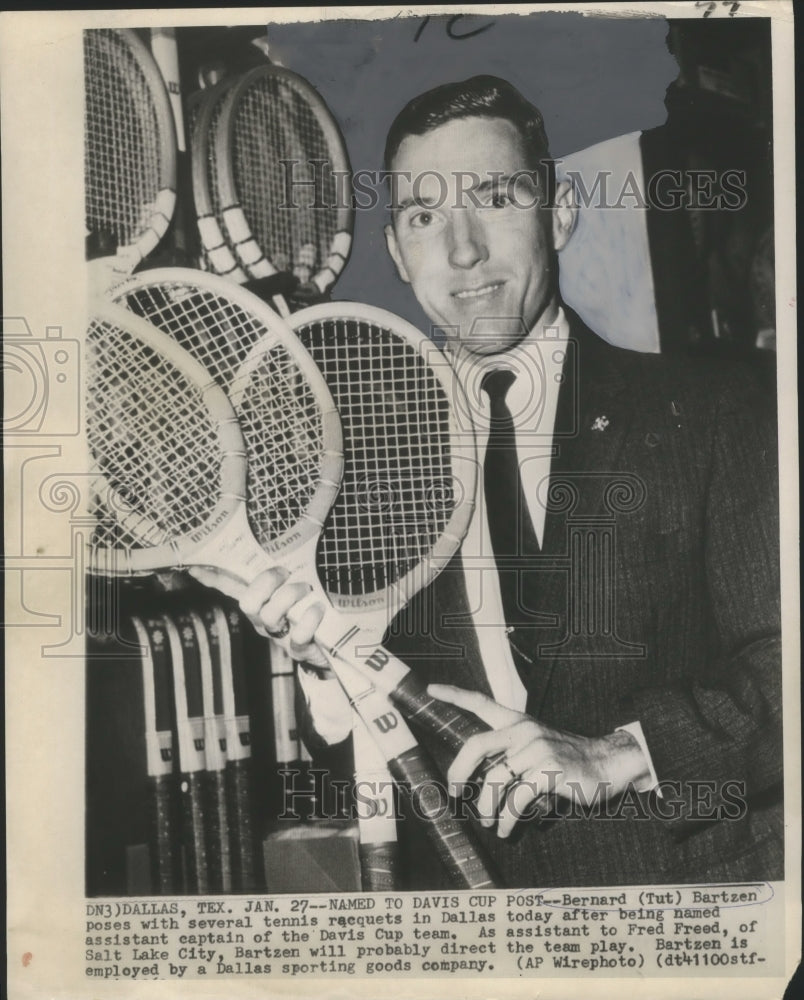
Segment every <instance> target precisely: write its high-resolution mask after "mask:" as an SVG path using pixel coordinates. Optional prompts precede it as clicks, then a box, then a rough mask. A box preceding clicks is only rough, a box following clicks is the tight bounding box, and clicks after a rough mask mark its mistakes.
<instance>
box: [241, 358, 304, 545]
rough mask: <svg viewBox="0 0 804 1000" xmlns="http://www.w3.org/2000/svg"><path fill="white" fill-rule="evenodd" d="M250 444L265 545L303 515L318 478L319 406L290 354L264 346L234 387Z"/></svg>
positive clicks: (250, 483) (255, 510) (258, 530)
mask: <svg viewBox="0 0 804 1000" xmlns="http://www.w3.org/2000/svg"><path fill="white" fill-rule="evenodd" d="M230 395H231V397H232V399H233V401H234V402H235V407H236V410H237V416H238V419H239V420H240V426H241V427H242V429H243V436H244V437H245V439H246V444H247V446H248V453H249V462H248V478H247V487H248V513H249V521H250V523H251V527H252V530H253V531H254V534H255V536H256V537H257V539H258V541H259V542H260V544H261V545H266V544H270V543H271V542H272V541H273V540H274V539H275V538H276V537H278V536H279V535H284V534H285V533H286V532H288V531H289V530H290V529H292V528H293V526H294V525H295V524H296V523H297V522H298V521H299V520H300V518H301V517H302V516H303V515H304V513H305V511H306V510H307V508H308V507H309V505H310V501H311V500H312V497H313V495H314V493H315V491H316V489H317V487H318V483H319V481H320V469H321V453H322V450H323V426H322V420H321V409H320V406H319V404H318V400H317V399H316V397H315V395H314V394H313V392H312V391H311V390H310V388H309V386H308V384H307V382H306V380H305V379H304V378H302V377H301V375H300V373H299V369H298V367H297V366H296V363H295V362H294V360H293V359H292V358H291V356H290V355H289V354H288V353H287V351H285V349H284V348H282V347H276V348H275V349H273V350H270V351H265V352H263V354H262V355H261V357H260V359H259V363H258V364H256V365H255V366H254V367H252V368H251V369H250V371H249V375H248V378H247V380H246V381H245V382H244V384H240V382H239V379H238V380H236V381H235V383H234V384H233V385H232V386H231V388H230Z"/></svg>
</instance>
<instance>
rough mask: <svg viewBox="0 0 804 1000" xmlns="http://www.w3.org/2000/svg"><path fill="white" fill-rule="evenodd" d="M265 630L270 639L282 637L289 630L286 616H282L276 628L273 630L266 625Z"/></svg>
mask: <svg viewBox="0 0 804 1000" xmlns="http://www.w3.org/2000/svg"><path fill="white" fill-rule="evenodd" d="M265 631H266V632H267V633H268V635H269V636H270V637H271V638H272V639H284V638H285V636H286V635H287V634H288V632H290V622H289V621H288V620H287V618H283V619H282V623H281V624H280V626H279V628H278V629H276V630H275V631H274V630H272V629H270V628H267V627H266V629H265Z"/></svg>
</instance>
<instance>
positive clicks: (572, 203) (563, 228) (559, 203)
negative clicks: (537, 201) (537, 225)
mask: <svg viewBox="0 0 804 1000" xmlns="http://www.w3.org/2000/svg"><path fill="white" fill-rule="evenodd" d="M577 221H578V203H577V202H576V200H575V188H574V187H573V185H572V181H559V182H558V183H557V184H556V196H555V203H554V205H553V245H554V246H555V248H556V250H563V249H564V247H565V246H566V245H567V243H568V242H569V238H570V236H572V234H573V232H574V230H575V225H576V223H577Z"/></svg>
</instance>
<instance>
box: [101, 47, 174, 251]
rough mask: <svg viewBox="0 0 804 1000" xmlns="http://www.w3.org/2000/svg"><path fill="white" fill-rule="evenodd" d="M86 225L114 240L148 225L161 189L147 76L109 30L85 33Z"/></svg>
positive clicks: (128, 240) (122, 242) (129, 238)
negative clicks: (108, 234) (108, 235)
mask: <svg viewBox="0 0 804 1000" xmlns="http://www.w3.org/2000/svg"><path fill="white" fill-rule="evenodd" d="M84 85H85V95H86V96H85V112H84V113H85V122H84V125H85V131H84V134H85V140H84V169H85V175H86V184H85V190H86V204H85V208H86V225H87V229H88V230H89V232H91V233H99V232H103V233H111V234H113V235H114V237H115V239H116V241H117V244H118V245H119V246H127V245H130V244H132V243H134V242H135V241H136V239H137V237H138V236H139V235H141V234H142V232H143V231H144V230H145V229H146V228H147V227H148V225H149V220H150V218H151V215H152V211H153V205H154V204H155V202H156V200H157V196H158V194H159V192H160V190H161V189H162V159H163V156H162V142H163V141H164V140H163V138H162V136H161V130H160V125H159V118H158V115H157V112H156V109H155V106H154V102H153V98H152V96H151V92H150V88H149V85H148V82H147V80H146V78H145V75H144V74H143V72H142V70H141V68H140V66H139V64H138V63H137V60H136V58H135V57H134V55H133V53H132V52H131V50H130V49H129V47H128V45H126V43H125V42H124V41H123V39H122V38H120V37H119V36H118V35H117V34H116V33H115V32H114V31H112V30H107V29H99V30H95V31H88V32H85V33H84Z"/></svg>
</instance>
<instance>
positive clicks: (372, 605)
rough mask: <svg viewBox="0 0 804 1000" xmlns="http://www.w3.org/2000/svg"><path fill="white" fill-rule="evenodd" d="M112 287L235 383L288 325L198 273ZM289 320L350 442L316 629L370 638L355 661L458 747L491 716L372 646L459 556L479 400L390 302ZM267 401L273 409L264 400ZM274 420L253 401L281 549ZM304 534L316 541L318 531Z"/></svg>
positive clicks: (264, 528)
mask: <svg viewBox="0 0 804 1000" xmlns="http://www.w3.org/2000/svg"><path fill="white" fill-rule="evenodd" d="M114 294H115V296H116V298H117V301H119V302H121V303H125V304H126V306H127V307H128V308H129V309H131V310H132V311H134V312H136V313H138V314H139V315H142V316H145V317H146V318H147V319H148V320H149V322H151V323H153V324H154V325H155V326H158V327H159V328H160V329H162V330H164V331H166V332H168V333H169V334H170V336H171V337H173V339H174V340H175V341H176V342H177V343H178V344H181V345H182V346H183V347H185V348H187V349H188V350H189V351H190V353H191V354H192V355H193V356H194V357H195V358H196V359H198V360H200V361H201V362H202V363H203V364H204V366H205V367H206V368H208V369H209V371H210V372H211V373H213V374H214V376H215V377H216V379H218V380H219V381H220V383H221V384H225V385H227V386H228V388H229V391H230V394H232V393H233V392H234V389H233V383H234V380H235V378H237V377H238V376H237V375H233V374H232V373H233V371H234V370H235V369H236V368H237V366H238V365H239V364H240V363H241V361H242V359H243V358H244V357H245V356H246V353H247V352H249V351H252V350H253V348H254V344H255V343H256V342H257V340H258V339H259V337H260V336H261V335H262V334H263V333H264V332H265V330H270V331H272V333H273V335H275V336H277V337H282V336H286V332H287V327H286V326H285V324H284V322H283V321H282V320H280V319H279V318H278V317H276V315H275V314H274V313H273V312H272V311H271V310H270V309H268V308H267V307H266V306H265V305H264V303H262V302H261V301H260V300H258V299H257V298H256V297H255V296H253V295H251V294H250V293H249V292H248V291H247V290H246V289H243V288H238V287H236V286H234V285H232V284H231V283H229V282H226V281H224V280H223V279H220V278H215V277H214V276H212V275H207V274H202V273H198V272H194V271H185V270H182V269H178V268H163V269H158V270H154V271H149V272H148V273H147V274H143V275H138V276H136V277H135V278H132V279H131V280H130V281H128V282H126V283H124V284H122V285H120V286H119V287H118V288H116V289H115V290H114ZM291 321H292V322H293V325H294V328H295V330H296V333H297V334H298V337H299V339H300V340H301V341H302V342H303V343H304V346H305V347H306V348H307V350H308V352H309V355H310V356H311V357H312V359H313V360H314V361H315V363H316V365H317V367H315V366H313V367H314V368H315V370H316V372H318V370H319V369H320V370H321V372H322V373H323V374H324V380H325V382H326V387H325V388H326V390H328V391H330V392H331V393H332V394H333V395H334V396H335V397H336V398H337V407H338V410H339V414H340V426H341V428H342V431H343V436H342V439H341V440H342V443H343V447H344V448H345V450H346V453H347V463H346V467H345V470H344V474H343V479H342V481H339V482H340V488H341V494H342V495H341V496H340V497H339V498H338V499H337V500H336V502H335V504H334V506H333V507H332V511H331V514H330V516H329V518H328V520H327V522H326V524H325V525H324V529H323V533H322V535H321V542H320V545H317V548H316V552H315V558H316V562H317V566H318V575H319V578H320V581H321V583H320V584H319V582H318V580H316V581H315V584H314V595H313V596H312V597H311V598H310V600H311V601H315V600H317V599H318V598H319V597H320V594H321V586H322V585H323V589H324V591H325V592H326V596H327V598H328V600H329V602H330V603H331V604H332V605H334V608H331V609H330V610H329V611H328V612H327V616H326V619H325V622H324V623H322V627H323V629H324V630H326V632H325V631H320V632H319V638H321V640H322V647H323V648H324V649H325V651H327V649H329V650H330V651H331V650H332V646H333V645H335V649H336V654H338V655H340V653H341V651H342V648H343V647H344V646H345V645H346V644H347V643H348V644H349V645H350V647H351V649H352V650H359V651H360V654H361V655H357V657H356V660H355V665H356V666H358V668H360V669H363V670H364V671H366V670H367V671H368V672H369V674H370V675H372V676H373V677H374V683H375V684H376V685H377V686H380V687H381V688H382V690H383V691H384V693H386V694H388V695H390V696H391V697H392V700H394V701H395V703H396V704H397V705H399V706H400V707H402V708H403V711H404V713H405V715H406V716H407V717H408V718H409V719H410V720H412V721H414V723H415V724H417V725H420V726H422V727H423V728H425V729H427V730H428V731H429V732H431V733H433V734H435V735H436V736H437V738H438V739H439V740H440V741H441V742H442V743H444V745H445V746H446V747H447V749H449V750H450V752H451V753H453V754H455V753H457V752H458V750H459V749H460V747H461V746H462V745H463V743H464V742H465V740H466V738H467V737H468V736H469V735H472V733H474V732H483V731H486V728H487V727H486V726H485V725H484V724H483V723H481V722H480V721H479V720H478V719H477V718H476V717H475V716H473V715H470V714H467V713H464V712H461V711H460V710H458V709H454V707H453V706H448V705H446V704H445V703H444V702H440V701H437V700H436V699H433V698H431V697H430V696H429V695H428V694H427V692H426V685H425V684H424V683H423V682H422V681H420V680H419V679H418V678H417V677H416V676H415V675H414V674H412V673H411V671H409V670H408V668H407V667H405V666H404V664H402V663H401V662H400V661H399V660H397V659H395V658H393V657H390V654H387V653H386V652H385V651H384V650H380V649H378V650H377V655H376V657H373V656H372V655H371V654H372V652H373V647H376V646H378V644H379V639H380V637H381V636H382V634H383V632H384V631H385V629H386V627H387V625H388V622H389V621H390V618H391V617H392V616H393V614H394V613H395V612H396V611H398V610H399V609H400V608H401V607H402V606H403V605H404V603H405V602H406V601H408V600H409V599H410V598H411V597H412V596H413V595H414V594H415V593H416V592H417V591H418V590H419V589H421V588H422V587H423V586H425V585H426V584H427V583H429V582H430V581H431V580H432V579H433V578H434V577H435V576H436V575H437V573H438V572H439V571H440V570H441V569H442V568H443V567H444V566H445V565H446V564H447V563H448V562H449V560H450V559H451V558H452V556H453V555H454V554H455V552H456V551H457V549H458V547H459V545H460V542H461V540H462V538H463V535H464V533H465V531H466V528H467V527H468V524H469V519H470V518H471V512H472V506H473V502H474V490H475V480H476V461H475V453H474V436H473V434H472V432H471V431H467V429H466V427H465V426H464V424H463V423H462V419H461V412H463V413H465V412H468V411H467V410H466V409H465V406H466V404H465V402H464V403H462V402H461V400H462V392H461V389H460V385H459V384H458V383H457V381H456V379H455V377H454V373H453V372H452V369H451V367H450V365H449V362H448V361H447V359H446V358H445V357H444V355H443V354H442V353H441V352H440V351H439V350H438V348H436V347H435V345H433V343H432V342H431V341H430V340H429V339H427V338H426V337H425V336H424V335H423V334H422V333H421V332H420V331H418V330H416V329H415V327H413V326H411V325H410V324H408V323H405V322H404V321H403V320H401V319H400V318H399V317H397V316H394V315H393V314H391V313H388V312H385V311H384V310H379V309H374V308H372V307H369V306H362V305H358V304H355V303H345V302H338V303H331V304H327V303H325V304H321V305H318V306H313V307H310V309H308V310H303V311H301V312H298V313H296V314H294V316H293V317H292V320H291ZM310 356H308V357H307V361H308V362H309V361H310ZM310 363H312V362H310ZM307 370H309V365H308V366H307ZM319 377H320V376H319ZM257 402H258V403H260V404H265V405H267V406H268V407H269V408H270V401H269V400H267V398H263V397H261V398H260V399H258V400H257ZM275 427H277V425H276V423H275V421H274V422H273V423H272V418H271V416H270V413H262V414H261V413H260V412H259V409H256V410H255V409H254V407H253V406H252V411H251V412H250V413H249V414H247V416H246V418H245V419H244V427H243V429H244V433H245V435H246V439H247V440H248V441H249V449H250V454H249V463H250V465H251V468H252V474H250V479H251V480H253V488H252V489H250V491H249V494H248V506H249V517H250V519H251V523H252V526H253V528H254V531H255V533H256V534H257V537H258V538H259V539H260V541H261V542H262V544H263V545H264V546H265V547H266V549H267V550H268V551H276V548H277V545H276V543H275V541H274V538H273V536H274V533H275V530H276V529H275V525H274V523H273V520H272V518H273V504H274V500H273V499H272V496H271V495H269V494H271V493H272V492H273V488H272V486H271V483H270V480H271V475H270V474H266V476H265V477H262V476H261V475H260V474H259V473H258V472H257V471H256V470H258V469H259V468H260V463H261V462H262V461H263V460H264V459H265V457H266V456H269V455H270V448H271V447H272V442H271V441H270V437H271V434H272V433H273V432H274V431H273V428H275ZM284 437H285V438H286V437H287V433H286V432H284ZM278 444H279V445H280V446H281V441H280V442H278ZM341 468H342V466H341ZM262 478H265V479H267V480H269V482H267V483H263V482H261V479H262ZM266 491H267V493H266ZM319 513H320V511H319ZM323 519H324V518H323V517H322V518H321V520H323ZM305 537H306V541H308V542H310V541H311V537H313V536H310V535H309V534H308V535H306V536H305ZM313 540H314V542H317V532H315V530H314V539H313ZM300 544H301V543H300ZM279 547H280V548H281V547H282V546H281V545H280V546H279ZM311 547H315V545H314V544H311ZM303 558H304V556H303V557H302V560H303ZM290 562H291V563H292V562H293V560H291V561H290ZM316 595H317V596H316ZM347 616H348V619H349V620H351V622H352V626H353V627H352V629H351V630H350V629H349V628H347V625H348V624H349V622H348V621H347V620H346V617H347ZM336 631H337V634H336ZM325 634H327V635H328V639H325V638H324V635H325ZM329 639H331V640H332V643H331V644H330V643H329V641H328V640H329ZM333 655H335V654H333ZM386 656H388V657H389V659H388V660H385V657H386ZM381 661H382V662H381ZM380 675H381V676H380Z"/></svg>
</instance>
